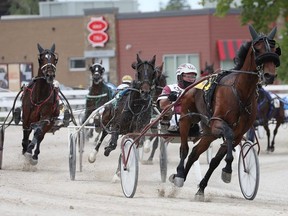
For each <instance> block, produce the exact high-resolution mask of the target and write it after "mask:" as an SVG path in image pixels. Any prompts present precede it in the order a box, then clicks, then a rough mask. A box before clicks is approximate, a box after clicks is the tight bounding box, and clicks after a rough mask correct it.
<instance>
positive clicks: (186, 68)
mask: <svg viewBox="0 0 288 216" xmlns="http://www.w3.org/2000/svg"><path fill="white" fill-rule="evenodd" d="M183 73H184V74H185V73H194V74H196V75H197V74H198V72H197V69H196V67H195V66H194V65H192V64H190V63H185V64H181V65H179V66H178V68H177V70H176V75H177V76H179V75H182V74H183Z"/></svg>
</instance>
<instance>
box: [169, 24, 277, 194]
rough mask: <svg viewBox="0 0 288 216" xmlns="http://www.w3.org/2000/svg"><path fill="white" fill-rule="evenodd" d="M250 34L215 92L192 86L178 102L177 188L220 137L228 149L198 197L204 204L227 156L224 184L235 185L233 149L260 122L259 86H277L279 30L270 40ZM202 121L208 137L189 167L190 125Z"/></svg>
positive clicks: (222, 152) (214, 162)
mask: <svg viewBox="0 0 288 216" xmlns="http://www.w3.org/2000/svg"><path fill="white" fill-rule="evenodd" d="M249 31H250V35H251V37H252V40H251V41H250V42H247V43H244V44H242V46H241V47H240V49H239V51H238V53H237V56H236V58H235V60H234V62H235V64H236V65H235V67H234V69H232V70H227V71H222V72H221V73H218V74H215V75H213V77H214V79H213V80H212V82H211V87H210V88H209V90H208V91H207V92H206V93H205V92H204V91H203V90H202V89H198V88H191V87H190V88H189V87H188V88H187V91H185V92H184V93H183V95H182V97H180V98H178V100H177V101H176V103H177V102H178V101H180V100H181V106H182V110H181V118H180V119H181V120H180V136H181V146H180V162H179V164H178V166H177V172H176V174H172V175H171V176H170V177H169V180H170V181H171V182H172V183H174V185H175V186H178V187H182V186H183V185H184V182H185V180H186V177H187V175H188V173H189V170H190V168H191V166H192V164H193V163H194V162H195V161H196V160H198V158H199V156H200V155H201V154H202V153H203V152H205V151H206V150H207V149H208V147H209V145H210V144H211V142H213V141H214V140H215V139H218V138H222V139H223V140H224V144H222V145H221V146H220V148H219V150H218V152H217V153H216V156H215V157H214V158H212V160H211V162H210V164H209V169H208V171H207V172H206V174H205V176H204V178H203V179H202V180H201V182H200V184H199V190H198V192H197V193H196V195H197V196H196V197H198V198H200V199H201V198H203V197H204V190H205V188H206V187H207V184H208V181H209V179H210V177H211V175H212V173H213V171H214V170H215V169H216V168H217V166H218V165H219V164H220V162H221V160H222V159H223V158H224V156H225V155H226V157H225V162H226V166H225V167H224V168H223V169H222V180H223V181H224V182H225V183H229V182H230V181H231V174H232V161H233V154H232V150H233V148H234V147H235V146H237V145H238V144H239V143H240V142H241V140H242V138H243V135H244V134H245V133H246V132H247V130H248V129H249V128H250V127H251V126H252V124H253V123H254V121H255V119H256V112H257V101H256V95H257V85H258V84H259V82H260V83H263V84H271V83H273V82H274V79H275V77H276V67H278V66H279V65H280V59H279V55H280V53H281V50H280V47H276V42H275V40H274V39H273V38H274V36H275V34H276V31H277V29H276V27H274V28H273V29H272V31H271V32H270V33H269V34H268V35H267V36H266V35H264V34H262V33H260V34H258V33H257V32H256V30H255V29H254V28H253V27H252V26H251V25H249ZM202 79H203V80H205V78H202ZM206 80H207V79H206ZM192 87H193V85H192ZM198 122H201V127H202V130H203V132H201V135H200V137H199V139H200V140H199V142H198V144H197V145H196V146H195V147H193V149H192V152H191V153H190V154H189V157H188V159H187V163H186V164H185V159H186V157H187V156H188V153H189V146H188V141H187V138H188V135H189V128H190V126H191V124H196V123H198Z"/></svg>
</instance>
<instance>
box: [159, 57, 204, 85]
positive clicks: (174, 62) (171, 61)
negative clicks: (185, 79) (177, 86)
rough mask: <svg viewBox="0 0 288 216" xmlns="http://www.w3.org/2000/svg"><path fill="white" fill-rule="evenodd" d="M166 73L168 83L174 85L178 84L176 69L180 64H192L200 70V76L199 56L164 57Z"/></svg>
mask: <svg viewBox="0 0 288 216" xmlns="http://www.w3.org/2000/svg"><path fill="white" fill-rule="evenodd" d="M163 58H164V60H163V61H164V72H165V74H166V75H167V76H168V77H167V83H168V84H173V83H176V82H177V79H176V69H177V67H178V66H179V65H180V64H183V63H191V64H193V65H194V66H195V67H196V68H197V70H198V76H200V63H199V62H200V61H199V54H176V55H164V56H163Z"/></svg>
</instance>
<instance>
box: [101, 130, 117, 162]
mask: <svg viewBox="0 0 288 216" xmlns="http://www.w3.org/2000/svg"><path fill="white" fill-rule="evenodd" d="M118 136H119V133H118V132H113V133H112V134H111V141H110V143H109V145H108V146H106V147H105V150H104V155H105V156H106V157H108V156H109V154H110V152H111V151H113V150H114V149H116V147H117V140H118Z"/></svg>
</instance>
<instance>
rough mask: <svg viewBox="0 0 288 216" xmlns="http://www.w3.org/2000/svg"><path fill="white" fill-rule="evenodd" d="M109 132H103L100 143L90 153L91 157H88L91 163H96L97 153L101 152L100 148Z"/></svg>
mask: <svg viewBox="0 0 288 216" xmlns="http://www.w3.org/2000/svg"><path fill="white" fill-rule="evenodd" d="M107 134H108V133H107V131H106V130H103V131H102V134H101V137H100V139H99V140H98V143H97V144H96V147H95V148H94V149H93V150H92V152H90V154H89V157H88V161H89V162H90V163H94V162H95V161H96V156H97V153H98V151H99V148H100V146H101V144H102V142H103V140H104V138H105V137H106V136H107Z"/></svg>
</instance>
